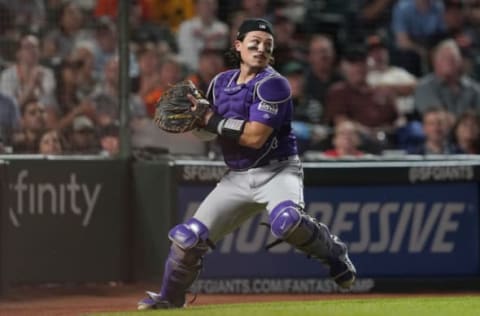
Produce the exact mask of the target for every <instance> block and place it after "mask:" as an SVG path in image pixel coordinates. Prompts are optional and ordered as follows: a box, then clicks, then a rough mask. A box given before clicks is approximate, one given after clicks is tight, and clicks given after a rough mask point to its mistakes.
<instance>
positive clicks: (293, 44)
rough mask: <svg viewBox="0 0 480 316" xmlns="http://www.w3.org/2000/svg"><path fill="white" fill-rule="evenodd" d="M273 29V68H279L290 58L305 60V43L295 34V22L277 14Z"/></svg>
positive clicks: (290, 59)
mask: <svg viewBox="0 0 480 316" xmlns="http://www.w3.org/2000/svg"><path fill="white" fill-rule="evenodd" d="M273 30H274V33H275V51H274V53H273V58H274V59H275V65H274V67H275V69H277V70H280V69H282V67H283V66H284V65H285V64H287V63H288V62H290V61H292V60H301V61H305V60H306V56H305V51H304V48H303V47H304V46H305V43H303V42H302V41H301V38H300V36H299V35H298V34H296V24H295V22H294V21H293V20H291V19H290V18H289V17H287V16H286V15H277V16H275V18H274V22H273Z"/></svg>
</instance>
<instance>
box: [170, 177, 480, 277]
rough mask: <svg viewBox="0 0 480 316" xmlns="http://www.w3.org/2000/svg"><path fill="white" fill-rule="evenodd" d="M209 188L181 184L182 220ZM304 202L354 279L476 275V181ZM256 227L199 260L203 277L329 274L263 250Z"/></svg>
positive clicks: (247, 226)
mask: <svg viewBox="0 0 480 316" xmlns="http://www.w3.org/2000/svg"><path fill="white" fill-rule="evenodd" d="M212 188H213V187H211V186H200V185H183V186H180V188H179V191H178V197H177V203H178V207H179V208H178V209H179V211H180V219H182V221H184V220H185V219H186V218H188V217H190V216H191V215H192V214H193V212H194V211H195V209H196V208H197V206H198V204H199V203H200V202H201V200H202V199H203V198H204V197H205V196H206V195H207V194H208V192H209V191H210V190H211V189H212ZM305 202H306V206H305V210H306V212H307V213H308V214H310V215H311V216H313V217H315V218H317V219H319V220H320V221H322V222H324V223H325V224H327V225H328V226H329V227H330V228H331V231H332V233H333V234H336V235H338V236H339V237H340V238H341V239H342V240H344V241H345V242H347V243H348V245H349V249H350V257H351V258H352V260H353V261H354V262H355V264H356V267H357V269H358V273H359V277H360V278H376V277H418V276H422V277H437V276H443V277H453V276H471V275H476V274H478V267H479V262H478V259H479V258H478V249H479V244H478V233H479V232H478V226H479V218H478V185H477V183H476V182H463V183H461V182H459V183H429V184H417V185H415V186H412V185H383V186H375V185H363V186H331V187H326V186H306V188H305ZM261 222H268V217H267V213H266V212H263V213H262V214H259V215H258V216H256V217H254V218H252V219H250V220H248V221H247V222H245V223H244V224H243V225H242V226H241V227H240V228H239V229H238V230H236V231H235V232H234V233H232V234H230V235H228V236H226V237H225V238H224V240H222V241H221V242H219V243H218V245H217V247H216V249H215V250H214V251H213V252H212V253H210V254H209V255H208V256H207V257H206V259H205V268H204V271H203V273H202V278H206V279H215V278H218V279H231V278H282V279H283V278H306V279H308V278H321V277H326V276H328V274H327V270H326V269H325V268H324V267H323V266H321V264H320V263H319V262H317V261H315V260H311V259H307V258H306V256H305V255H304V254H301V253H299V252H297V251H294V250H293V249H292V247H291V246H290V245H288V244H286V243H283V244H280V245H278V246H276V247H274V248H272V249H270V250H269V251H267V250H265V246H266V245H267V244H268V243H270V242H271V241H273V237H272V236H271V234H270V232H269V229H268V228H267V227H265V226H263V225H260V223H261ZM239 284H240V283H239ZM239 286H240V285H239Z"/></svg>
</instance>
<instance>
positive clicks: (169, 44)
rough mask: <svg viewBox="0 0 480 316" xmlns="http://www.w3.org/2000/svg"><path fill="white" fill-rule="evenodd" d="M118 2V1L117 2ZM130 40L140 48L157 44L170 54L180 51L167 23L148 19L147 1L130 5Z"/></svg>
mask: <svg viewBox="0 0 480 316" xmlns="http://www.w3.org/2000/svg"><path fill="white" fill-rule="evenodd" d="M115 2H117V1H115ZM129 11H130V12H129V13H130V16H129V27H130V39H131V42H132V44H134V45H132V46H133V49H135V46H137V47H140V46H142V45H145V44H146V43H157V45H162V46H166V49H167V50H168V52H170V53H173V52H177V51H178V46H177V42H176V38H175V35H174V34H173V32H172V30H171V29H170V27H169V26H168V25H166V23H155V22H153V21H152V20H151V19H149V18H148V12H149V11H148V5H146V1H134V2H133V3H131V4H130V10H129Z"/></svg>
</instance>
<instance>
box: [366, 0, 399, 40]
mask: <svg viewBox="0 0 480 316" xmlns="http://www.w3.org/2000/svg"><path fill="white" fill-rule="evenodd" d="M396 2H397V1H396V0H359V1H358V6H359V9H358V11H359V13H358V15H357V18H358V22H359V25H360V27H361V30H362V31H363V33H364V34H366V35H370V34H374V33H377V34H378V33H382V34H387V33H388V31H389V28H390V23H391V19H392V10H393V6H394V5H395V3H396Z"/></svg>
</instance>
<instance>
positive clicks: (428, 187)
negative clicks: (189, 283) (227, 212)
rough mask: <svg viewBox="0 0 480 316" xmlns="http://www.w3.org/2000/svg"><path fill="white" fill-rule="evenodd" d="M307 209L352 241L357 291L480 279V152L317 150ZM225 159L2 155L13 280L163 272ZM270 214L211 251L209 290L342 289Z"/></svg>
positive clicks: (0, 175) (203, 285)
mask: <svg viewBox="0 0 480 316" xmlns="http://www.w3.org/2000/svg"><path fill="white" fill-rule="evenodd" d="M304 167H305V168H304V169H305V202H306V208H305V209H306V211H307V212H308V213H309V214H311V215H312V216H315V217H317V218H319V219H320V220H321V221H323V222H325V223H326V224H328V225H329V227H330V228H331V230H332V232H333V233H335V234H337V235H339V236H340V237H341V238H342V239H344V240H345V241H348V243H349V246H350V253H351V257H352V259H353V261H354V262H355V263H356V265H357V268H358V270H359V276H360V280H359V282H357V286H356V288H354V291H355V292H368V291H381V290H391V289H399V288H398V285H399V284H400V285H401V288H403V289H408V288H412V287H413V288H421V287H422V286H423V287H425V288H433V289H438V288H439V287H442V286H443V287H448V288H461V289H479V284H480V283H479V282H478V279H479V274H480V260H479V247H480V246H479V234H480V233H479V226H480V225H479V215H478V212H479V205H478V204H479V201H478V197H479V181H480V160H478V159H476V160H473V159H455V160H448V161H442V160H432V161H426V160H412V161H375V160H370V161H356V162H330V161H329V162H318V163H317V162H316V163H311V162H307V163H305V164H304ZM224 172H225V167H224V165H223V163H221V162H209V161H192V160H168V159H167V160H158V161H134V162H129V161H123V160H110V159H98V158H97V159H92V158H88V157H84V158H78V157H63V158H61V159H55V160H52V159H44V158H42V157H36V158H32V157H30V158H23V159H20V158H18V157H15V158H10V159H7V160H6V164H5V163H3V164H2V163H0V185H1V186H3V189H2V190H1V194H0V205H2V208H1V210H2V216H1V226H0V227H1V230H0V233H1V234H0V236H1V240H0V242H1V245H2V247H1V251H0V286H1V287H0V290H1V289H2V287H3V289H5V288H6V287H7V286H14V285H17V284H39V283H82V282H106V281H159V280H160V278H161V275H162V271H163V264H164V260H165V257H166V255H167V253H168V247H169V241H168V238H167V233H168V230H169V228H170V227H172V226H173V225H175V224H176V223H180V222H182V221H184V220H185V219H186V218H188V217H189V216H191V215H192V214H193V212H194V211H195V209H196V207H197V206H198V204H199V203H200V202H201V200H202V199H203V198H204V197H205V196H206V194H208V192H209V191H210V190H211V189H213V187H214V185H215V183H216V181H218V179H220V177H221V176H222V175H223V173H224ZM266 221H267V217H266V214H265V212H264V213H262V214H260V215H259V216H257V217H254V218H252V219H251V220H249V221H247V222H246V223H245V224H244V225H242V227H241V228H240V229H239V230H237V231H235V232H234V233H233V234H231V235H229V236H227V237H226V238H225V239H224V240H223V241H221V242H220V243H219V244H218V245H217V248H216V250H215V251H213V252H212V253H210V254H209V255H208V256H207V258H206V260H205V268H204V271H203V272H202V276H201V278H200V279H199V280H198V281H197V283H196V284H195V287H194V289H195V290H196V291H198V292H207V293H268V292H291V293H299V292H302V293H305V292H332V291H337V290H338V289H337V288H336V287H335V286H334V284H333V283H332V282H331V280H330V279H328V277H327V273H326V270H325V269H323V268H321V267H320V266H319V264H318V263H317V262H315V261H314V260H308V259H306V258H305V256H304V255H303V254H300V253H297V252H295V251H294V250H293V249H292V247H290V246H289V245H287V244H280V245H278V246H277V247H274V248H272V249H271V250H270V251H268V252H267V251H266V250H264V247H265V245H266V244H267V243H269V242H271V241H272V237H271V235H270V234H269V231H268V229H267V228H266V227H265V226H262V225H259V224H260V223H261V222H266Z"/></svg>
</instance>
